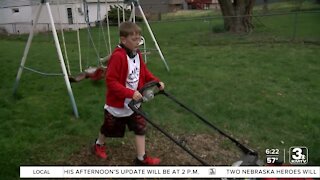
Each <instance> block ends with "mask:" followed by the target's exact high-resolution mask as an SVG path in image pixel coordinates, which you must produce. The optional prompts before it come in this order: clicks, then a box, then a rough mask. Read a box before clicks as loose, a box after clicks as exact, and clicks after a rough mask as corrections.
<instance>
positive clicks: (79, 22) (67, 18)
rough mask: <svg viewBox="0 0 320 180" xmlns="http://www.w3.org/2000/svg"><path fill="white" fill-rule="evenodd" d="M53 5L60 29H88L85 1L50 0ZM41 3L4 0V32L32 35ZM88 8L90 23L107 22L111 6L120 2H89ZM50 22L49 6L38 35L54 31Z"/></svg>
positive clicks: (0, 27)
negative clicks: (33, 20)
mask: <svg viewBox="0 0 320 180" xmlns="http://www.w3.org/2000/svg"><path fill="white" fill-rule="evenodd" d="M47 1H48V2H49V3H50V7H51V11H52V16H53V19H54V22H55V23H56V28H57V29H60V28H61V27H63V28H64V29H70V30H71V29H76V28H78V27H79V28H84V27H87V25H86V21H85V12H84V10H85V8H84V3H83V0H60V1H59V2H60V3H59V2H58V1H57V0H46V2H47ZM40 2H41V0H19V1H12V0H1V1H0V33H8V34H24V33H29V32H30V28H31V25H32V19H33V18H34V14H35V12H36V10H37V7H38V6H39V4H40ZM86 2H87V7H88V19H89V22H90V24H93V25H94V24H95V22H96V21H99V20H102V19H104V17H105V15H106V12H107V10H108V11H109V10H110V6H112V5H115V4H117V3H119V1H118V0H108V3H107V4H105V1H103V0H86ZM50 26H51V25H50V19H49V15H48V12H47V8H46V6H43V7H42V10H41V13H40V18H39V21H38V24H37V27H36V30H35V31H36V32H44V31H48V30H50V29H51V27H50Z"/></svg>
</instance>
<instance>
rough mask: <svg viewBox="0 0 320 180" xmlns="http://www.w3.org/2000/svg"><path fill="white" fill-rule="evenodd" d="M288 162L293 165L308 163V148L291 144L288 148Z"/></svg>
mask: <svg viewBox="0 0 320 180" xmlns="http://www.w3.org/2000/svg"><path fill="white" fill-rule="evenodd" d="M289 162H290V164H294V165H301V164H307V163H308V148H307V147H303V146H293V147H290V149H289Z"/></svg>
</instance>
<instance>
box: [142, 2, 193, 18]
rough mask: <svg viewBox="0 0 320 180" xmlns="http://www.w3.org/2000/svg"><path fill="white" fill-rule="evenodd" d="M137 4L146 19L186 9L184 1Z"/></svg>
mask: <svg viewBox="0 0 320 180" xmlns="http://www.w3.org/2000/svg"><path fill="white" fill-rule="evenodd" d="M139 3H140V5H141V7H142V9H143V12H144V13H145V14H146V16H147V17H151V16H155V15H156V16H157V15H159V14H163V13H168V12H175V11H177V10H183V9H187V7H188V6H187V3H186V1H185V0H158V1H154V0H139Z"/></svg>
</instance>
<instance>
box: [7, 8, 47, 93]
mask: <svg viewBox="0 0 320 180" xmlns="http://www.w3.org/2000/svg"><path fill="white" fill-rule="evenodd" d="M42 5H43V4H42V3H41V4H40V5H39V6H38V8H37V11H36V14H35V17H34V18H33V21H32V27H31V31H30V34H29V38H28V41H27V45H26V47H25V49H24V52H23V56H22V59H21V63H20V66H19V69H18V73H17V77H16V82H15V84H14V87H13V95H16V94H17V90H18V86H19V81H20V78H21V75H22V72H23V69H24V65H25V63H26V60H27V56H28V53H29V49H30V46H31V43H32V39H33V35H34V30H35V28H36V26H37V23H38V20H39V16H40V12H41V9H42Z"/></svg>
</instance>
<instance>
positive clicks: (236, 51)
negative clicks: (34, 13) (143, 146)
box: [0, 14, 320, 179]
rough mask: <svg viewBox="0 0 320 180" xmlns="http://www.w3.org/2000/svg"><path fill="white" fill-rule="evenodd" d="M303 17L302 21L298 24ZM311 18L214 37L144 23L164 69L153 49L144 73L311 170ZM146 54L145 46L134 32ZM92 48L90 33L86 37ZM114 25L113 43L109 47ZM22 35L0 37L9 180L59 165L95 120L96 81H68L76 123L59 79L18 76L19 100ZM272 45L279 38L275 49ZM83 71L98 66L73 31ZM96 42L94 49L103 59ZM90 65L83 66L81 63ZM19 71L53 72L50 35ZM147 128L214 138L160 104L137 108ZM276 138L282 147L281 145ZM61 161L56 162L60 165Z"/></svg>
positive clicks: (98, 108) (261, 146)
mask: <svg viewBox="0 0 320 180" xmlns="http://www.w3.org/2000/svg"><path fill="white" fill-rule="evenodd" d="M300 18H301V19H300ZM319 18H320V16H319V14H312V15H311V14H310V15H309V14H308V15H301V16H300V15H299V29H298V31H297V34H296V38H298V39H300V40H302V41H292V42H291V40H292V36H290V35H289V36H287V34H290V33H292V31H293V29H292V28H291V27H290V26H289V27H288V28H284V27H281V28H280V27H279V26H280V25H281V24H283V23H284V22H287V21H288V22H290V21H291V22H292V17H291V16H281V17H276V18H272V17H268V18H267V17H266V18H262V20H261V22H263V23H264V24H266V26H267V27H264V26H257V28H256V29H255V31H254V32H253V33H252V34H250V35H242V36H236V35H231V34H227V33H226V34H215V33H213V32H212V28H213V27H214V26H218V25H221V24H222V21H220V20H212V21H202V20H194V21H181V22H174V23H173V22H167V23H152V24H151V26H152V28H153V30H154V33H155V35H156V37H157V39H158V43H159V44H160V47H161V49H162V50H163V53H164V55H165V57H166V60H167V61H168V63H169V66H170V68H171V71H170V72H169V73H168V72H166V71H165V68H164V65H163V64H162V62H161V61H160V58H159V57H158V56H157V54H156V53H155V52H153V53H152V54H151V55H150V56H149V57H148V58H149V61H148V67H149V69H150V70H151V71H152V72H153V73H154V74H155V75H157V76H158V77H160V78H161V79H162V80H163V81H164V82H165V83H166V89H167V91H168V92H170V93H171V94H173V95H174V96H176V98H178V99H180V100H181V101H182V102H183V103H185V104H187V105H188V106H190V107H191V108H192V109H193V110H195V111H196V112H199V113H200V114H202V115H203V116H204V117H206V118H208V119H209V120H210V121H211V122H212V123H214V124H215V125H216V126H218V127H220V128H221V129H223V130H224V131H226V132H228V133H229V134H232V136H234V137H236V138H237V139H239V140H240V141H241V142H247V143H246V144H248V145H249V146H250V147H252V148H253V149H255V150H258V151H259V152H260V154H261V155H262V157H263V153H264V150H265V149H266V148H280V149H284V148H285V149H286V150H288V148H289V147H291V146H300V145H301V146H307V147H308V148H309V164H310V165H319V164H320V156H319V154H320V152H319V150H318V149H319V147H320V144H319V141H318V139H319V138H318V135H319V133H320V132H319V127H320V123H319V119H320V115H319V107H320V103H319V98H320V94H319V92H320V85H319V84H320V78H319V72H320V63H319V60H318V59H319V57H320V51H319V46H318V45H314V44H306V43H303V40H305V39H307V40H308V39H312V40H315V41H317V42H319V38H320V37H319V23H318V19H319ZM142 28H143V30H144V36H145V37H146V38H147V39H148V41H147V45H148V47H151V48H152V47H153V45H152V44H153V43H152V42H151V41H150V37H149V36H148V33H147V31H146V28H145V27H144V26H142ZM93 34H94V39H95V41H96V42H97V41H98V29H94V30H93ZM116 37H117V33H116V29H115V28H114V27H113V28H112V41H113V45H115V44H116V42H117V41H118V40H117V38H116ZM26 40H27V36H24V35H23V36H20V37H1V40H0V41H1V43H0V59H1V63H2V65H1V66H0V75H1V77H2V78H1V80H0V81H1V89H0V95H1V99H0V118H1V120H2V122H1V124H0V133H1V137H2V138H1V139H0V143H1V144H2V148H1V151H0V157H1V159H0V162H1V167H0V169H1V170H0V171H1V172H0V174H1V175H2V177H3V179H17V178H18V176H19V166H20V165H50V164H60V165H63V164H61V162H64V161H65V160H66V159H67V158H68V157H70V156H71V155H72V153H74V152H76V151H77V150H79V149H80V148H81V147H83V146H86V145H88V144H89V143H90V142H91V141H92V140H93V139H94V138H96V136H97V133H98V130H99V127H100V124H101V122H102V118H103V111H102V109H103V104H104V99H105V97H104V93H105V85H104V82H102V81H101V82H96V83H93V82H91V81H89V80H87V81H82V82H81V83H77V84H72V87H73V92H74V95H75V98H76V102H77V105H78V109H79V113H80V118H79V119H75V118H74V117H73V115H72V108H71V105H70V102H69V97H68V94H67V90H66V87H65V84H64V81H63V78H62V77H42V76H39V75H36V74H33V73H31V72H28V71H24V73H23V75H22V79H21V81H20V86H19V89H18V95H17V97H15V98H14V97H12V89H13V84H14V81H15V76H16V73H17V69H18V67H19V63H20V60H21V57H22V54H23V50H24V46H25V43H26ZM277 40H285V41H284V42H281V43H277ZM66 41H67V48H68V55H69V60H70V63H71V67H72V72H73V73H77V72H78V71H79V70H78V62H77V60H78V54H77V44H76V34H75V33H74V32H67V33H66ZM81 42H82V43H81V45H82V53H83V63H84V66H87V65H92V66H95V65H96V58H95V55H94V52H93V50H92V48H91V47H90V46H88V42H87V36H86V31H85V30H82V31H81ZM103 45H104V42H103V41H101V48H100V52H101V54H103V53H102V52H103V51H106V50H103V48H102V47H103ZM88 59H89V60H88ZM26 65H27V66H30V67H34V68H36V69H41V70H44V71H50V72H59V71H60V66H59V63H58V58H57V55H56V49H55V47H54V43H53V40H52V38H51V35H50V34H40V35H37V36H36V37H35V39H34V42H33V44H32V48H31V50H30V53H29V56H28V60H27V64H26ZM144 110H145V111H146V112H147V113H148V115H149V116H150V117H152V119H154V121H156V122H157V123H159V124H161V125H162V126H163V127H165V128H166V129H167V130H170V131H171V132H174V133H176V134H179V133H181V134H182V133H183V134H189V133H190V134H191V133H212V131H211V130H210V129H208V128H206V127H204V126H203V125H202V124H201V123H200V122H199V121H197V120H196V119H195V118H194V117H192V116H191V115H190V114H188V113H186V112H185V111H184V110H182V109H181V108H179V107H178V106H177V105H176V104H174V103H172V102H170V101H169V100H167V99H166V98H163V97H162V98H156V99H155V100H154V102H150V103H147V104H145V106H144ZM281 141H284V144H282V143H281ZM113 143H115V144H116V143H117V142H113ZM59 162H60V163H59Z"/></svg>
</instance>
